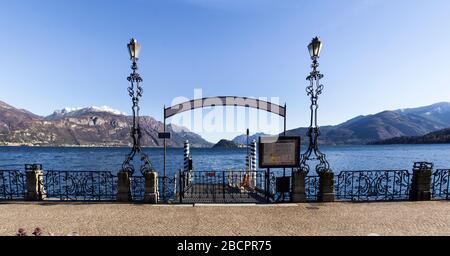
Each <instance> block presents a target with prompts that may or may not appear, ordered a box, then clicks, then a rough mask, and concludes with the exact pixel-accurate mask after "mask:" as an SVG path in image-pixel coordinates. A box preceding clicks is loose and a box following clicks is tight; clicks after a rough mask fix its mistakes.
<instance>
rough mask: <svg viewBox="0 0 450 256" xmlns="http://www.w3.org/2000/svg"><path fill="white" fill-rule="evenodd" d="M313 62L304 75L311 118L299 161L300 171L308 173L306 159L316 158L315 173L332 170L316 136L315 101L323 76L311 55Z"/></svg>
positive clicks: (320, 89)
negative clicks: (306, 144) (306, 140)
mask: <svg viewBox="0 0 450 256" xmlns="http://www.w3.org/2000/svg"><path fill="white" fill-rule="evenodd" d="M312 59H313V63H312V65H311V68H312V69H313V70H312V71H311V72H310V74H309V76H307V77H306V80H309V86H307V87H306V93H307V95H308V96H309V97H310V100H311V105H310V111H311V118H310V123H309V128H308V131H307V133H306V136H307V137H308V139H309V145H308V149H307V150H306V152H305V153H304V154H302V157H301V161H300V171H302V172H305V173H309V170H310V167H309V164H308V163H307V161H309V160H318V161H319V163H318V164H317V165H316V173H318V174H319V173H323V172H332V171H331V169H330V164H329V163H328V161H327V159H326V155H325V154H323V153H322V152H321V151H320V150H319V146H318V137H319V136H320V131H319V126H318V125H317V109H318V108H319V105H318V104H317V101H318V99H319V95H320V94H322V90H323V88H324V86H323V85H322V84H320V79H321V78H323V75H322V74H321V73H320V71H319V70H317V68H318V67H319V62H318V61H317V59H318V57H317V56H314V57H312Z"/></svg>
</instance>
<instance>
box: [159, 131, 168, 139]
mask: <svg viewBox="0 0 450 256" xmlns="http://www.w3.org/2000/svg"><path fill="white" fill-rule="evenodd" d="M158 138H160V139H170V132H160V133H158Z"/></svg>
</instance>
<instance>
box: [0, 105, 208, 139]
mask: <svg viewBox="0 0 450 256" xmlns="http://www.w3.org/2000/svg"><path fill="white" fill-rule="evenodd" d="M132 122H133V120H132V117H131V116H128V115H126V114H125V113H122V112H120V111H118V110H115V109H112V108H110V107H106V106H103V107H86V108H64V109H62V110H58V111H55V112H54V113H53V114H52V115H49V116H47V117H41V116H37V115H34V114H33V113H31V112H28V111H26V110H21V109H17V108H14V107H12V106H10V105H8V104H6V103H4V102H1V101H0V145H22V144H23V145H43V146H61V145H63V146H74V145H77V146H130V145H131V139H130V128H131V124H132ZM140 126H141V129H142V139H141V143H142V146H150V147H160V146H162V145H163V140H161V139H159V138H158V133H159V132H161V131H163V130H164V127H163V123H162V122H160V121H158V120H156V119H155V118H153V117H151V116H141V119H140ZM166 131H168V132H171V134H172V136H171V139H170V140H168V142H167V144H168V145H169V146H171V147H182V146H183V144H184V141H185V140H189V141H190V143H191V146H192V147H210V146H211V145H212V143H209V142H207V141H206V140H204V139H203V138H202V137H201V136H200V135H198V134H195V133H193V132H190V131H189V130H188V129H186V128H184V127H179V126H176V125H171V124H170V125H166Z"/></svg>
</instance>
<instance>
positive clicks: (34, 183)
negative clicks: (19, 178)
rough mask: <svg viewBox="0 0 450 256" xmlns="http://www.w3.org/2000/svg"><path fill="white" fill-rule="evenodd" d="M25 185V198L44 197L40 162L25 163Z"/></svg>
mask: <svg viewBox="0 0 450 256" xmlns="http://www.w3.org/2000/svg"><path fill="white" fill-rule="evenodd" d="M25 174H26V187H27V193H26V196H25V200H27V201H39V200H43V199H44V173H43V172H42V165H40V164H26V165H25Z"/></svg>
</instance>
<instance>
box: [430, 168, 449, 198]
mask: <svg viewBox="0 0 450 256" xmlns="http://www.w3.org/2000/svg"><path fill="white" fill-rule="evenodd" d="M449 191H450V169H437V170H436V171H434V172H433V179H432V183H431V197H432V198H435V199H450V194H449Z"/></svg>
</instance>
